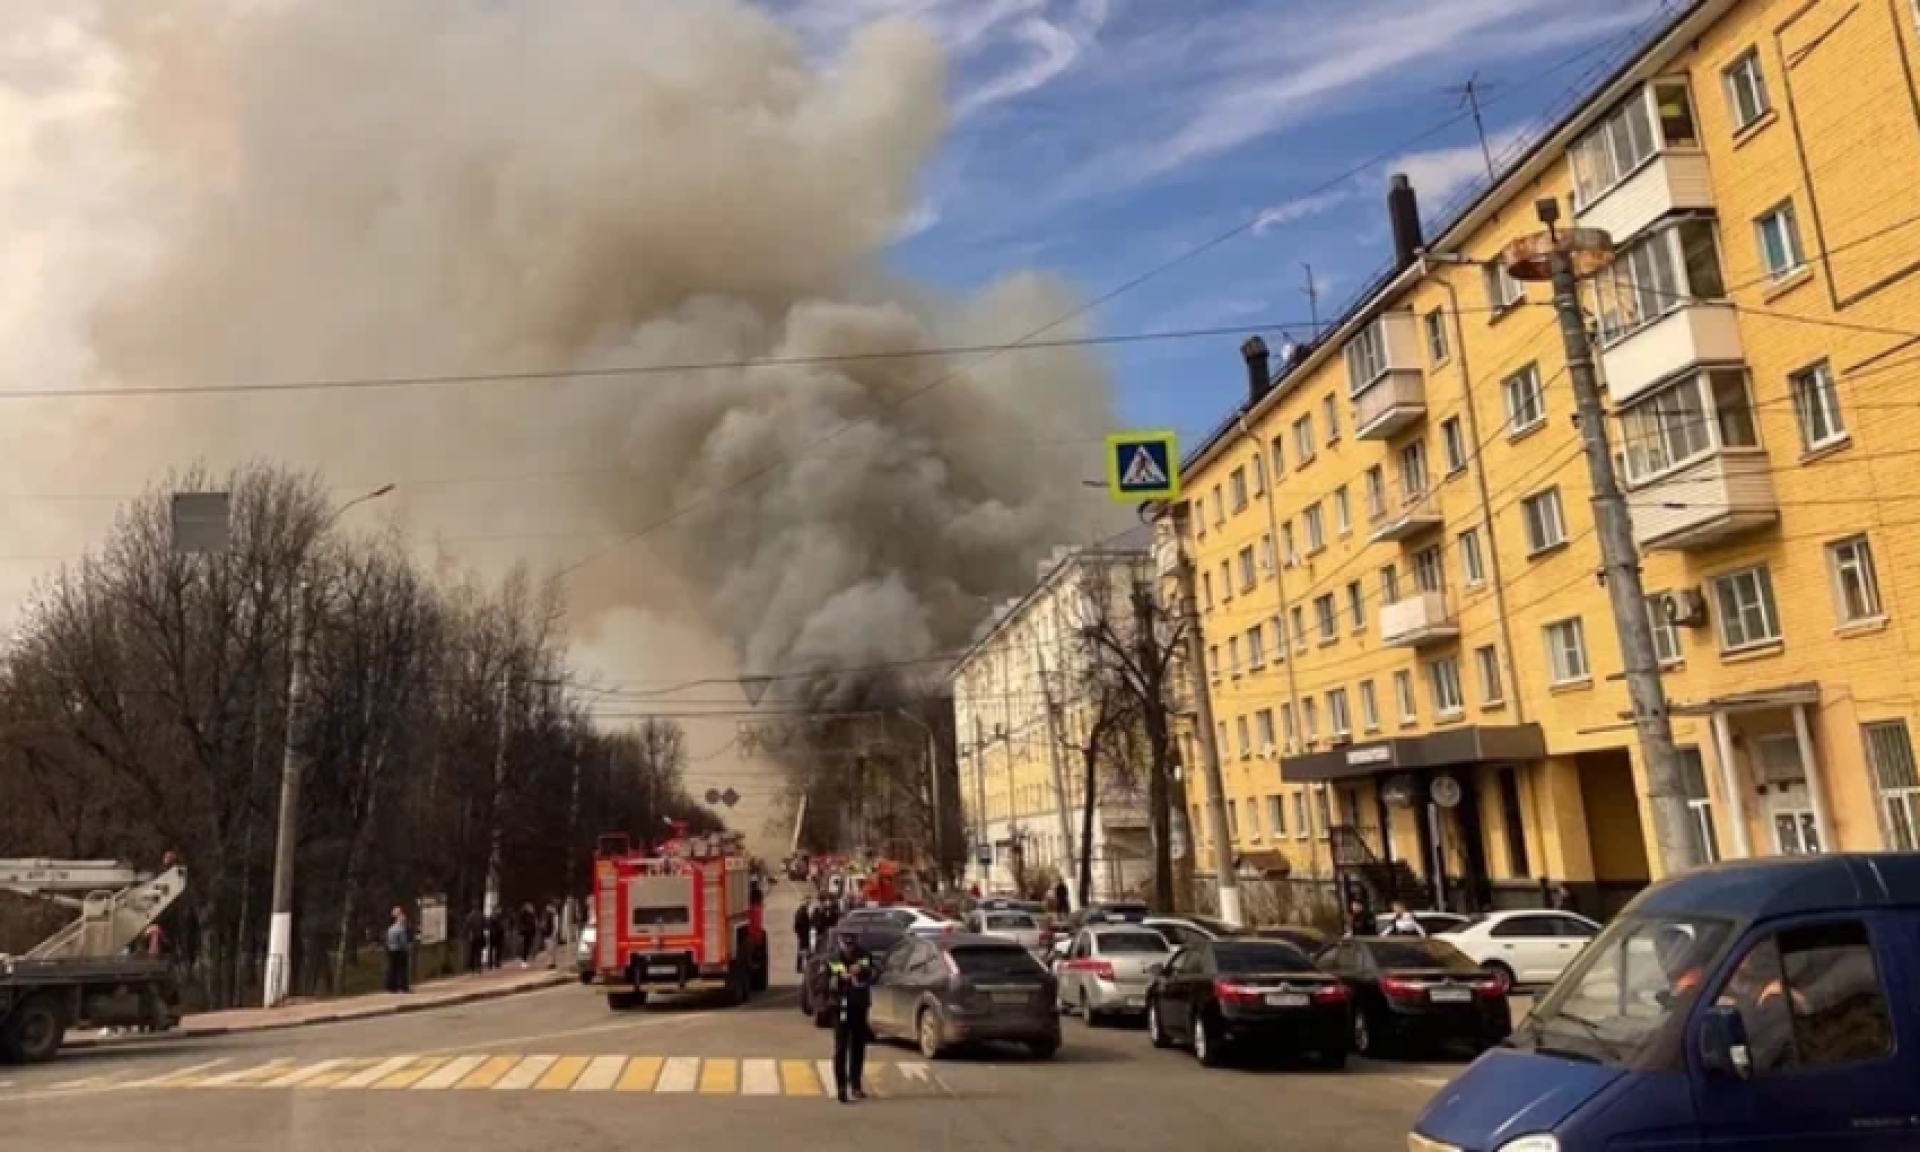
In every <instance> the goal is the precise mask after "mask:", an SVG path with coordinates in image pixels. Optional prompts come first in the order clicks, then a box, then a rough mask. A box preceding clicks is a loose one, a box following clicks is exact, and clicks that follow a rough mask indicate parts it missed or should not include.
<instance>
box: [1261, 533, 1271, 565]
mask: <svg viewBox="0 0 1920 1152" xmlns="http://www.w3.org/2000/svg"><path fill="white" fill-rule="evenodd" d="M1273 565H1274V556H1273V536H1272V534H1270V533H1266V532H1263V533H1261V534H1260V571H1262V572H1264V573H1266V574H1267V575H1269V576H1271V575H1273Z"/></svg>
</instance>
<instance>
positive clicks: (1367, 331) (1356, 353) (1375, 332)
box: [1346, 320, 1388, 396]
mask: <svg viewBox="0 0 1920 1152" xmlns="http://www.w3.org/2000/svg"><path fill="white" fill-rule="evenodd" d="M1346 356H1347V394H1348V395H1350V396H1358V395H1359V394H1360V393H1362V392H1365V391H1366V390H1367V389H1368V388H1369V387H1371V386H1372V385H1373V383H1374V382H1375V381H1376V380H1378V379H1380V377H1382V376H1385V375H1386V374H1387V364H1388V360H1387V325H1386V321H1385V320H1375V321H1374V322H1373V323H1371V324H1369V325H1367V326H1366V327H1365V328H1363V329H1361V330H1360V332H1359V334H1358V335H1356V336H1354V338H1353V339H1351V340H1349V341H1347V351H1346Z"/></svg>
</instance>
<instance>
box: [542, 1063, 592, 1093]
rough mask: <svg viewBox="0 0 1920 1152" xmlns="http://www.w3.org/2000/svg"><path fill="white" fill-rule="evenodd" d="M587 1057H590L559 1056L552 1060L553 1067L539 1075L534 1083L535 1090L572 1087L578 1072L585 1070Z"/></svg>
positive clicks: (561, 1089) (551, 1090)
mask: <svg viewBox="0 0 1920 1152" xmlns="http://www.w3.org/2000/svg"><path fill="white" fill-rule="evenodd" d="M589 1059H591V1058H590V1057H587V1056H562V1057H560V1059H558V1060H555V1061H554V1062H553V1067H551V1068H549V1069H547V1074H546V1075H544V1076H542V1077H540V1079H539V1080H538V1081H537V1082H536V1083H535V1084H534V1088H535V1090H537V1091H541V1092H565V1091H566V1090H567V1089H569V1088H571V1087H573V1082H574V1081H575V1080H578V1079H579V1078H580V1073H582V1072H585V1071H586V1070H587V1062H588V1060H589Z"/></svg>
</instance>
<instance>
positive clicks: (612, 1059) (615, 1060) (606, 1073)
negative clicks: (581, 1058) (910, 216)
mask: <svg viewBox="0 0 1920 1152" xmlns="http://www.w3.org/2000/svg"><path fill="white" fill-rule="evenodd" d="M626 1066H627V1058H626V1057H625V1056H595V1057H594V1058H593V1061H592V1062H591V1063H589V1064H588V1065H587V1070H586V1071H585V1072H582V1073H581V1074H580V1079H578V1080H575V1081H574V1082H573V1090H574V1091H575V1092H608V1091H611V1090H612V1089H613V1086H614V1085H615V1084H618V1083H619V1082H620V1070H621V1069H622V1068H625V1067H626Z"/></svg>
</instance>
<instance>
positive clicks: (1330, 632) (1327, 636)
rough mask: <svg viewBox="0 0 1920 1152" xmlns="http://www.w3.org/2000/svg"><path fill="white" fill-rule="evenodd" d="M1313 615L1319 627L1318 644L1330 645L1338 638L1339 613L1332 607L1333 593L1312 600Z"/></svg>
mask: <svg viewBox="0 0 1920 1152" xmlns="http://www.w3.org/2000/svg"><path fill="white" fill-rule="evenodd" d="M1313 615H1314V619H1315V620H1316V621H1317V622H1318V623H1319V625H1320V643H1322V644H1331V643H1333V642H1334V641H1335V640H1337V639H1339V638H1340V613H1339V611H1338V610H1337V609H1335V608H1334V606H1333V593H1331V592H1329V593H1327V594H1326V595H1324V596H1318V597H1315V598H1314V601H1313Z"/></svg>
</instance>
